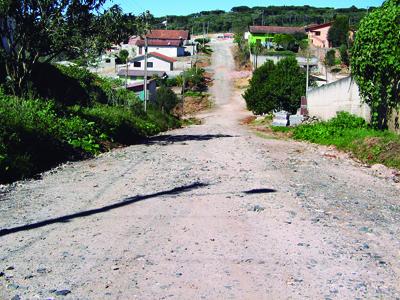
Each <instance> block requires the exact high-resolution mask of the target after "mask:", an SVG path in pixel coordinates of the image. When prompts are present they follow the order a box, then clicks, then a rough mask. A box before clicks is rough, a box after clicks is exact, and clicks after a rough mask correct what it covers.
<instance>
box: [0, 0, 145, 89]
mask: <svg viewBox="0 0 400 300" xmlns="http://www.w3.org/2000/svg"><path fill="white" fill-rule="evenodd" d="M104 3H105V0H63V1H55V0H52V1H20V0H8V1H2V2H1V3H0V36H1V37H2V43H1V44H0V68H1V70H2V71H3V72H4V73H5V74H3V75H6V76H2V78H0V80H2V81H3V82H4V83H5V87H6V88H7V89H9V90H10V91H11V92H12V93H13V94H15V95H22V94H23V93H25V92H27V91H28V90H29V89H30V81H31V79H32V78H33V77H34V76H32V72H33V70H34V69H35V67H36V66H37V65H38V64H39V63H49V62H52V61H54V60H62V59H67V60H68V59H69V60H71V59H74V58H79V59H81V60H83V61H85V60H86V61H88V62H89V61H91V60H92V59H94V58H97V57H98V56H99V55H100V54H101V53H102V51H104V49H107V48H109V47H110V46H111V45H112V44H114V43H115V44H118V43H120V42H122V41H124V40H127V39H128V38H129V36H131V35H133V34H137V33H140V32H141V31H142V30H145V29H146V26H144V25H143V21H144V19H146V18H150V17H151V16H148V15H143V16H139V17H137V16H134V15H131V14H124V13H123V12H122V10H121V8H120V7H118V6H112V7H111V8H109V9H107V10H105V11H102V10H101V8H102V6H103V4H104Z"/></svg>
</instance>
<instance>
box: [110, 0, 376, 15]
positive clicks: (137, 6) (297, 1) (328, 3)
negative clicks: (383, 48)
mask: <svg viewBox="0 0 400 300" xmlns="http://www.w3.org/2000/svg"><path fill="white" fill-rule="evenodd" d="M382 2H383V0H318V1H317V0H291V1H289V0H288V1H279V0H269V1H260V0H250V1H249V0H247V1H245V0H200V1H199V0H188V1H183V0H109V3H108V5H110V4H119V5H121V6H122V8H123V9H124V11H125V12H132V13H134V14H138V13H141V12H143V11H145V10H149V11H150V12H151V13H152V14H153V15H155V16H157V17H159V16H164V15H187V14H191V13H195V12H200V11H203V10H214V9H222V10H230V9H231V8H232V7H234V6H240V5H247V6H250V7H252V6H269V5H305V4H307V5H311V6H317V7H350V6H352V5H355V6H357V7H364V8H366V7H368V6H380V5H381V4H382Z"/></svg>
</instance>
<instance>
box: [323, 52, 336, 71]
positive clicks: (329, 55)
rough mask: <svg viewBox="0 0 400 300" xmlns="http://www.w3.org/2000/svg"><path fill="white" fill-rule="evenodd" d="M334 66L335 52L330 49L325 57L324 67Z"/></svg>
mask: <svg viewBox="0 0 400 300" xmlns="http://www.w3.org/2000/svg"><path fill="white" fill-rule="evenodd" d="M335 64H336V51H335V50H334V49H331V50H329V51H328V52H327V53H326V55H325V65H327V66H329V67H332V66H334V65H335Z"/></svg>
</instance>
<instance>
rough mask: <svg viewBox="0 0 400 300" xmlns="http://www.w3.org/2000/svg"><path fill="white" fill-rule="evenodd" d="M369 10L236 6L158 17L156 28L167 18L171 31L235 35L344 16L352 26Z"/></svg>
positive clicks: (321, 21) (320, 21)
mask: <svg viewBox="0 0 400 300" xmlns="http://www.w3.org/2000/svg"><path fill="white" fill-rule="evenodd" d="M366 12H367V11H366V9H358V8H357V7H355V6H352V7H350V8H341V9H334V8H330V7H323V8H319V7H318V8H317V7H312V6H308V5H305V6H268V7H261V6H257V7H252V8H250V7H247V6H240V7H234V8H232V10H231V11H229V12H225V11H223V10H213V11H202V12H200V13H196V14H191V15H188V16H166V17H162V18H156V19H155V20H154V21H155V22H154V26H162V25H160V24H161V23H162V21H164V20H165V19H166V18H167V20H168V28H169V29H182V28H185V29H189V30H191V31H193V33H194V34H201V33H203V25H204V24H205V26H204V27H205V29H206V31H208V32H235V31H236V30H243V29H247V27H248V26H249V25H278V26H304V25H309V24H321V23H324V22H328V21H331V20H333V18H334V17H335V15H337V14H341V15H345V16H348V17H349V18H350V25H352V26H354V25H356V24H358V23H359V21H360V20H361V18H362V17H363V16H364V15H365V14H366Z"/></svg>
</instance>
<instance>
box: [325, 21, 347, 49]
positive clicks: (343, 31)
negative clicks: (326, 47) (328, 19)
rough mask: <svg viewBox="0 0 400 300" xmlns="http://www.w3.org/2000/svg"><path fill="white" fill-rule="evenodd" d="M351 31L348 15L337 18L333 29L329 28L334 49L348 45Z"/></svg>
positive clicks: (329, 36)
mask: <svg viewBox="0 0 400 300" xmlns="http://www.w3.org/2000/svg"><path fill="white" fill-rule="evenodd" d="M349 31H350V26H349V17H348V16H346V15H338V16H336V17H335V20H334V21H333V24H332V26H331V28H329V31H328V40H329V42H330V43H331V45H332V47H340V46H341V45H348V42H349Z"/></svg>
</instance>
